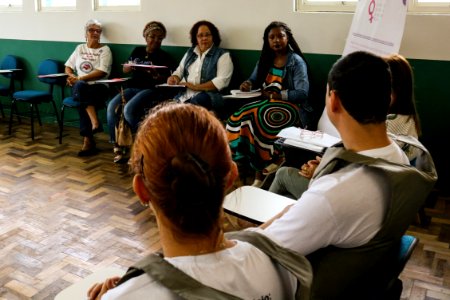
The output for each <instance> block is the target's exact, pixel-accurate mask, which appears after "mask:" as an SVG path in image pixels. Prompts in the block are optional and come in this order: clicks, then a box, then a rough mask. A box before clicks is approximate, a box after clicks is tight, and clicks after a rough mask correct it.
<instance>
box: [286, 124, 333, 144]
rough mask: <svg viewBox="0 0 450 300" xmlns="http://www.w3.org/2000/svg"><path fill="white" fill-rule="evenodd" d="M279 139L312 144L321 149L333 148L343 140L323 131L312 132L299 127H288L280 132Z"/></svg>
mask: <svg viewBox="0 0 450 300" xmlns="http://www.w3.org/2000/svg"><path fill="white" fill-rule="evenodd" d="M277 136H278V137H282V138H286V139H289V140H293V141H297V142H301V143H303V144H311V145H315V146H319V147H325V148H328V147H331V146H333V145H334V144H336V143H339V142H340V141H341V140H340V139H339V138H337V137H334V136H331V135H329V134H327V133H324V132H321V131H310V130H306V129H301V128H298V127H288V128H285V129H283V130H281V131H280V133H278V135H277Z"/></svg>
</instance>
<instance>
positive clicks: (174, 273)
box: [118, 231, 312, 300]
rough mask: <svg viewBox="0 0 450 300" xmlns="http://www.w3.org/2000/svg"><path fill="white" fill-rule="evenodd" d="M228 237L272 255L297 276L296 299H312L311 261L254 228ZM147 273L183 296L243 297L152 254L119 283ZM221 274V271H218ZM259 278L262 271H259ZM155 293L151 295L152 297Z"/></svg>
mask: <svg viewBox="0 0 450 300" xmlns="http://www.w3.org/2000/svg"><path fill="white" fill-rule="evenodd" d="M226 236H227V238H229V239H235V240H240V241H246V242H248V243H250V244H252V245H253V246H255V247H256V248H258V249H259V250H261V251H262V252H264V253H265V254H266V255H267V256H269V257H270V258H271V259H272V260H273V261H275V262H276V263H278V264H280V265H281V266H282V267H283V268H285V269H286V270H288V271H290V272H291V273H292V274H293V275H294V276H295V277H297V280H298V285H297V291H296V295H295V299H304V300H306V299H309V295H310V287H311V282H312V269H311V265H310V263H309V262H308V260H307V259H306V258H305V257H304V256H303V255H300V254H298V253H296V252H294V251H292V250H289V249H287V248H283V247H281V246H279V245H278V244H276V243H275V242H273V241H272V240H270V239H269V238H268V237H266V236H265V235H262V234H260V233H257V232H252V231H240V232H230V233H227V234H226ZM143 273H147V275H148V276H150V277H151V278H153V279H154V280H155V281H157V282H159V283H160V284H161V285H163V286H165V287H166V288H167V289H169V290H171V291H172V292H173V293H175V294H176V295H178V296H179V297H181V299H196V300H199V299H204V300H209V299H218V300H221V299H223V300H225V299H240V298H238V297H236V296H233V295H230V294H228V293H225V292H222V291H219V290H216V289H214V288H211V287H208V286H206V285H203V284H202V283H201V282H199V281H197V280H196V279H194V278H192V277H190V276H189V275H187V274H186V273H184V272H182V271H180V270H179V269H177V268H176V267H174V266H173V265H171V264H170V263H169V262H167V261H166V260H165V259H164V258H162V257H161V256H158V255H156V254H151V255H149V256H147V257H145V258H144V259H142V260H141V261H139V262H138V263H136V264H135V265H134V266H133V267H131V268H130V269H128V271H127V273H126V274H125V275H124V276H123V277H122V279H121V280H120V281H119V283H118V285H119V284H121V283H123V282H125V281H127V280H128V279H130V278H133V277H136V276H139V275H141V274H143ZM217 275H218V276H220V274H217ZM255 280H258V274H255ZM150 296H151V295H149V297H150Z"/></svg>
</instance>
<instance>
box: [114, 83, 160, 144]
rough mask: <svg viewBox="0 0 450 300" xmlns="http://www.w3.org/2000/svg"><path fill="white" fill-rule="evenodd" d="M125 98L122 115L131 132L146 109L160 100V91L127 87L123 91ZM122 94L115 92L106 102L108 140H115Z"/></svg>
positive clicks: (134, 129) (134, 130)
mask: <svg viewBox="0 0 450 300" xmlns="http://www.w3.org/2000/svg"><path fill="white" fill-rule="evenodd" d="M123 95H124V97H125V100H126V102H127V103H126V104H125V109H124V117H125V120H126V121H127V123H128V124H129V125H130V128H131V130H132V131H133V132H136V130H137V128H138V126H139V122H141V120H142V118H143V117H144V116H145V114H146V113H147V111H148V109H149V108H151V107H153V106H155V105H156V104H158V103H159V102H160V101H161V100H162V97H163V96H162V95H161V93H159V92H157V91H155V90H151V89H136V88H127V89H125V90H124V91H123ZM121 103H122V96H121V95H120V93H119V94H117V95H116V96H115V97H114V98H112V100H111V101H110V102H109V104H108V110H107V113H106V117H107V119H108V130H109V136H110V142H111V143H114V142H115V141H116V132H115V127H116V124H117V122H118V121H119V118H120V113H121Z"/></svg>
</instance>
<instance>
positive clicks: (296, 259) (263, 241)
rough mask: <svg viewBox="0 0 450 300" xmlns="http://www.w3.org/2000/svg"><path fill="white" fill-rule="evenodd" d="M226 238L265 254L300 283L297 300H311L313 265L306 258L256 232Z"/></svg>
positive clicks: (228, 234) (245, 232)
mask: <svg viewBox="0 0 450 300" xmlns="http://www.w3.org/2000/svg"><path fill="white" fill-rule="evenodd" d="M225 236H226V237H227V238H228V239H235V240H240V241H245V242H248V243H250V244H252V245H253V246H255V247H256V248H258V249H259V250H261V251H262V252H264V253H265V254H266V255H267V256H269V257H270V258H271V259H272V260H274V261H275V262H277V263H278V264H279V265H281V266H282V267H283V268H285V269H286V270H288V271H289V272H291V273H292V274H293V275H294V276H295V277H296V278H297V280H298V281H299V282H300V285H299V286H298V287H297V291H296V293H295V299H309V298H310V291H311V284H312V279H313V273H312V267H311V264H310V263H309V261H308V259H307V258H306V257H305V256H303V255H301V254H299V253H297V252H295V251H292V250H290V249H288V248H284V247H282V246H280V245H278V244H277V243H275V242H274V241H272V240H271V239H270V238H268V237H267V236H265V235H263V234H261V233H258V232H255V231H236V232H228V233H226V234H225Z"/></svg>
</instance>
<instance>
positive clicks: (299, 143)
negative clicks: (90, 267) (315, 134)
mask: <svg viewBox="0 0 450 300" xmlns="http://www.w3.org/2000/svg"><path fill="white" fill-rule="evenodd" d="M283 144H285V145H289V146H293V147H297V148H301V149H306V150H311V151H313V152H316V153H322V152H324V150H325V147H322V146H317V145H314V144H308V143H305V142H302V141H297V140H292V139H287V138H286V139H284V142H283Z"/></svg>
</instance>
